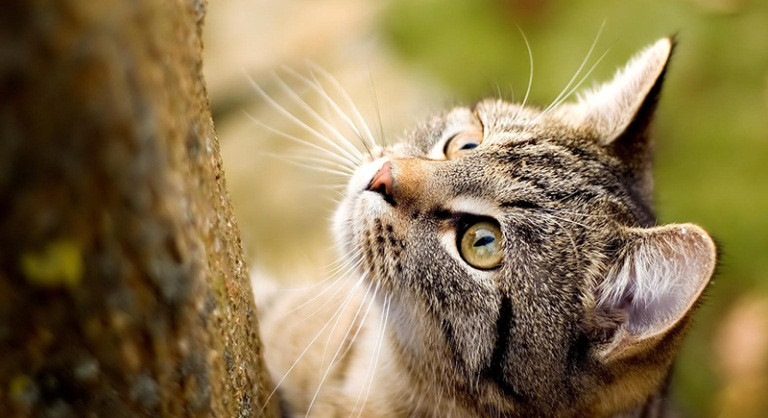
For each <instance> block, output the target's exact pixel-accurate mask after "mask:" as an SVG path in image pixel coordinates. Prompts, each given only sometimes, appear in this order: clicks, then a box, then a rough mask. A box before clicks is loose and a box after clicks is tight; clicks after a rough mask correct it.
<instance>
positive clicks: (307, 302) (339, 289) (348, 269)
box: [283, 260, 363, 327]
mask: <svg viewBox="0 0 768 418" xmlns="http://www.w3.org/2000/svg"><path fill="white" fill-rule="evenodd" d="M362 262H363V261H362V260H359V261H357V262H356V263H355V264H354V265H352V266H349V267H348V268H347V269H346V270H345V271H344V272H343V273H341V274H340V275H339V276H338V277H337V278H336V279H335V280H334V281H333V282H332V283H331V284H330V285H328V287H326V288H324V289H323V290H321V291H320V292H319V293H318V294H316V295H314V296H312V297H311V298H309V299H308V300H306V301H304V302H302V303H301V304H299V305H298V306H295V307H293V309H290V310H289V311H287V312H286V313H285V314H284V315H283V316H288V315H289V314H291V313H293V312H295V311H297V310H299V309H301V308H303V307H304V306H306V305H308V304H310V303H312V302H313V301H315V300H316V299H317V298H319V297H321V296H322V295H323V294H325V293H326V292H328V291H329V290H330V288H332V287H334V286H335V285H337V284H338V283H339V282H341V281H342V280H344V279H346V278H348V277H349V275H350V274H351V273H352V272H353V271H354V269H356V268H357V267H359V266H360V264H362ZM341 289H342V288H341V287H339V288H338V289H337V290H336V291H335V292H334V293H333V294H331V295H330V296H329V297H328V298H326V300H325V302H323V303H322V304H321V305H320V307H318V308H317V309H315V310H314V311H313V312H312V313H310V314H309V316H307V317H305V318H303V319H301V320H299V321H297V322H295V323H293V324H291V326H292V327H295V326H296V325H298V324H300V323H302V322H304V321H306V320H307V319H309V318H311V317H313V316H314V315H316V314H317V313H318V312H320V310H322V309H323V308H324V307H325V306H326V305H327V304H329V303H330V302H331V300H332V299H333V297H334V296H336V295H337V294H339V292H340V291H341Z"/></svg>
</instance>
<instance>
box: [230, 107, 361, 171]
mask: <svg viewBox="0 0 768 418" xmlns="http://www.w3.org/2000/svg"><path fill="white" fill-rule="evenodd" d="M245 115H246V116H248V118H250V119H251V121H253V122H254V123H256V124H257V125H259V126H261V127H262V128H264V129H266V130H268V131H270V132H272V133H274V134H277V135H280V136H282V137H283V138H286V139H288V140H290V141H293V142H296V143H298V144H301V145H304V146H307V147H310V148H312V149H314V150H317V151H320V152H323V153H325V154H327V155H328V156H329V157H331V158H333V159H334V160H335V161H337V162H338V163H340V164H343V165H344V166H347V167H349V168H355V167H357V166H358V165H360V162H356V161H354V160H352V159H349V158H347V157H346V156H343V155H339V154H336V153H334V152H332V151H330V150H328V149H326V148H323V147H321V146H319V145H317V144H313V143H311V142H309V141H306V140H304V139H301V138H298V137H296V136H294V135H291V134H289V133H286V132H283V131H281V130H278V129H275V128H273V127H271V126H269V125H267V124H266V123H264V122H262V121H260V120H258V119H256V118H255V117H253V116H251V115H250V114H248V113H247V112H246V113H245Z"/></svg>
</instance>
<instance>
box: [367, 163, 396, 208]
mask: <svg viewBox="0 0 768 418" xmlns="http://www.w3.org/2000/svg"><path fill="white" fill-rule="evenodd" d="M366 190H369V191H372V192H376V193H379V194H381V195H382V196H384V199H385V200H387V201H390V200H392V164H390V163H389V161H387V162H386V163H384V165H382V166H381V168H380V169H379V171H378V172H376V175H375V176H373V179H371V183H370V184H369V185H368V188H367V189H366Z"/></svg>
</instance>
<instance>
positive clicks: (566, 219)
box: [542, 212, 595, 229]
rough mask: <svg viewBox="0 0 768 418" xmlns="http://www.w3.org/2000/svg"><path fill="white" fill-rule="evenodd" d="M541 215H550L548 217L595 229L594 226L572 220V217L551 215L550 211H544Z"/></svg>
mask: <svg viewBox="0 0 768 418" xmlns="http://www.w3.org/2000/svg"><path fill="white" fill-rule="evenodd" d="M542 215H546V216H550V217H552V218H555V219H559V220H561V221H565V222H570V223H572V224H574V225H578V226H580V227H582V228H586V229H595V228H594V227H592V226H589V225H584V224H582V223H579V222H576V221H574V220H572V219H568V218H561V217H559V216H556V215H553V214H551V213H547V212H544V213H543V214H542Z"/></svg>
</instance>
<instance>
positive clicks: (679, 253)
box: [596, 224, 717, 360]
mask: <svg viewBox="0 0 768 418" xmlns="http://www.w3.org/2000/svg"><path fill="white" fill-rule="evenodd" d="M716 260H717V251H716V248H715V243H714V241H713V240H712V238H711V237H710V236H709V235H708V234H707V233H706V232H705V231H704V230H703V229H701V228H700V227H699V226H696V225H693V224H672V225H667V226H662V227H654V228H633V229H630V230H628V241H627V244H626V246H625V247H624V250H623V252H622V254H621V256H620V259H619V261H617V263H616V264H615V265H614V266H613V267H612V268H611V270H610V272H609V274H608V277H606V278H605V280H604V282H603V283H601V284H600V285H599V286H598V289H597V295H596V296H597V310H598V312H602V313H610V312H620V313H621V315H620V316H619V317H620V318H621V319H620V320H619V321H618V322H619V323H617V324H616V325H617V328H616V332H615V333H613V335H612V337H611V339H610V342H609V343H608V344H607V345H606V347H605V348H604V350H603V351H602V352H601V356H603V358H604V359H605V360H610V359H613V358H623V357H625V356H629V355H632V353H634V352H637V351H638V350H641V349H642V347H648V346H649V345H652V344H654V343H656V342H658V341H660V340H662V339H663V338H664V337H665V336H666V335H667V334H668V333H670V332H671V331H672V330H675V329H680V328H681V327H678V325H684V324H685V322H686V318H688V317H689V313H690V312H691V311H692V309H693V307H694V306H695V305H696V303H697V301H698V300H699V298H700V296H701V294H702V292H703V291H704V288H705V287H706V286H707V284H708V283H709V280H710V278H711V277H712V274H713V273H714V269H715V264H716Z"/></svg>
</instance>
